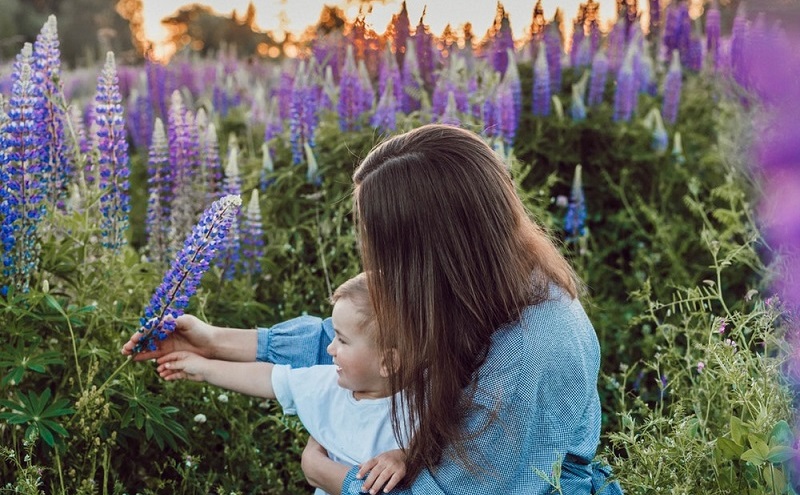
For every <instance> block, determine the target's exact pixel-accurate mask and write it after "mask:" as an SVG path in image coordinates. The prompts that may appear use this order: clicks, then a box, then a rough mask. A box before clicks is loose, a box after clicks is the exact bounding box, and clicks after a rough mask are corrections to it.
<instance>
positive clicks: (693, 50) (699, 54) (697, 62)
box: [686, 36, 703, 72]
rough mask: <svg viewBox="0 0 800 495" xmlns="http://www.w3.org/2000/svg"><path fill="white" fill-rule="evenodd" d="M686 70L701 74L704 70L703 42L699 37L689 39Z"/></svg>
mask: <svg viewBox="0 0 800 495" xmlns="http://www.w3.org/2000/svg"><path fill="white" fill-rule="evenodd" d="M686 56H687V60H686V68H687V69H689V70H693V71H694V72H700V69H702V68H703V40H701V39H700V38H699V37H697V36H692V37H691V38H690V39H689V49H688V50H687V52H686Z"/></svg>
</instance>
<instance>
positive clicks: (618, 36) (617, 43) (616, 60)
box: [608, 17, 627, 73]
mask: <svg viewBox="0 0 800 495" xmlns="http://www.w3.org/2000/svg"><path fill="white" fill-rule="evenodd" d="M626 38H627V36H626V33H625V19H624V18H622V17H620V18H618V19H617V22H615V23H614V27H612V28H611V32H609V33H608V67H609V69H610V70H611V71H612V72H615V73H616V72H618V71H619V68H620V67H621V66H622V61H623V60H624V59H625V53H626V51H627V44H626V41H627V40H626Z"/></svg>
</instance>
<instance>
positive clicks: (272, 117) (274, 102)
mask: <svg viewBox="0 0 800 495" xmlns="http://www.w3.org/2000/svg"><path fill="white" fill-rule="evenodd" d="M281 122H282V119H281V118H280V109H279V103H278V98H277V97H274V96H273V97H272V99H271V101H270V104H269V107H268V108H267V111H266V114H265V116H264V141H269V140H270V139H272V138H274V137H276V136H278V135H279V134H280V133H281V131H283V124H282V123H281Z"/></svg>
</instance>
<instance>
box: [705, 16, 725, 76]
mask: <svg viewBox="0 0 800 495" xmlns="http://www.w3.org/2000/svg"><path fill="white" fill-rule="evenodd" d="M721 23H722V19H721V15H720V11H719V7H717V2H716V1H713V2H712V3H711V8H709V9H708V10H707V11H706V52H707V53H708V57H709V63H710V64H711V68H712V69H714V70H717V69H719V46H720V45H719V43H720V33H721V31H722V28H721Z"/></svg>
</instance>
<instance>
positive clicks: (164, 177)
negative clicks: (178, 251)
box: [145, 118, 172, 262]
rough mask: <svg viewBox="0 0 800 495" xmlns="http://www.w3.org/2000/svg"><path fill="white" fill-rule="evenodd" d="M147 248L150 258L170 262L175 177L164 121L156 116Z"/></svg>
mask: <svg viewBox="0 0 800 495" xmlns="http://www.w3.org/2000/svg"><path fill="white" fill-rule="evenodd" d="M147 186H148V190H149V191H150V192H149V196H148V202H147V223H146V224H145V233H146V234H147V251H148V253H149V254H150V259H152V260H158V261H164V262H166V261H167V260H166V256H167V252H168V249H169V242H168V238H169V233H170V228H169V227H170V216H171V215H170V214H171V212H170V209H171V204H170V203H171V200H172V178H171V170H170V166H169V146H168V144H167V133H166V131H165V130H164V123H163V122H162V121H161V119H160V118H156V121H155V125H154V126H153V138H152V143H151V144H150V151H149V154H148V160H147Z"/></svg>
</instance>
